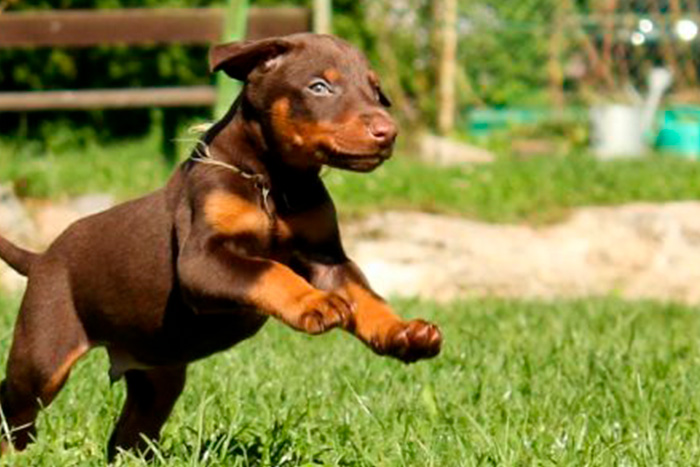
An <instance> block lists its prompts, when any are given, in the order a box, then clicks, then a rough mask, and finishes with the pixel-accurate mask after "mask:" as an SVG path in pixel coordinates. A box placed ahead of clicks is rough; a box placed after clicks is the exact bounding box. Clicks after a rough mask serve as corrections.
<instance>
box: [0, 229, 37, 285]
mask: <svg viewBox="0 0 700 467" xmlns="http://www.w3.org/2000/svg"><path fill="white" fill-rule="evenodd" d="M38 256H39V255H38V254H36V253H32V252H31V251H27V250H24V249H22V248H20V247H18V246H17V245H15V244H14V243H12V242H10V241H9V240H6V239H5V238H3V237H1V236H0V259H2V260H4V261H5V262H6V263H7V264H9V265H10V267H11V268H12V269H14V270H15V271H17V272H18V273H20V274H22V275H23V276H26V275H27V274H29V267H30V266H31V264H32V263H33V262H34V260H35V259H36V258H37V257H38Z"/></svg>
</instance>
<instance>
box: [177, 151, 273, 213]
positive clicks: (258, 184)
mask: <svg viewBox="0 0 700 467" xmlns="http://www.w3.org/2000/svg"><path fill="white" fill-rule="evenodd" d="M194 150H195V153H196V154H195V155H192V156H191V157H190V159H191V160H193V161H194V162H199V163H201V164H206V165H212V166H214V167H219V168H222V169H226V170H229V171H231V172H233V173H235V174H236V175H240V176H241V177H243V178H245V179H246V180H250V181H252V182H253V184H254V185H255V188H257V189H258V190H259V191H260V193H261V195H262V203H263V209H264V210H265V213H266V214H267V215H268V217H270V218H271V219H272V218H273V217H274V213H273V212H272V206H271V205H270V200H269V198H270V187H269V186H268V184H267V183H265V176H264V175H262V174H256V173H250V172H246V171H245V170H243V169H241V168H240V167H237V166H235V165H233V164H229V163H227V162H224V161H220V160H218V159H214V158H213V157H212V155H211V151H210V150H209V146H208V145H207V144H206V143H205V142H204V141H201V140H199V141H197V146H195V148H194Z"/></svg>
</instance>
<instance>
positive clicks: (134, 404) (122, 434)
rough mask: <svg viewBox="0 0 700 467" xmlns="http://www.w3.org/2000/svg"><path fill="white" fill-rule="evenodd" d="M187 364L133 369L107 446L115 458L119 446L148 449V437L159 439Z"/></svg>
mask: <svg viewBox="0 0 700 467" xmlns="http://www.w3.org/2000/svg"><path fill="white" fill-rule="evenodd" d="M186 372H187V367H185V366H178V367H160V368H153V369H150V370H129V371H127V372H126V373H125V374H124V377H125V378H126V391H127V392H126V402H125V403H124V408H123V409H122V413H121V416H120V417H119V421H118V422H117V426H116V427H115V428H114V432H113V433H112V436H111V438H110V440H109V446H108V448H107V458H108V459H109V460H110V461H112V460H113V459H114V456H116V454H117V452H118V450H119V449H123V450H126V449H137V450H144V449H146V448H147V447H148V442H147V441H146V440H151V441H155V440H157V439H158V437H159V435H160V429H161V427H162V426H163V424H164V423H165V421H166V420H167V418H168V416H169V415H170V411H171V410H172V408H173V406H174V405H175V401H177V398H178V397H179V396H180V393H181V392H182V389H183V388H184V387H185V376H186Z"/></svg>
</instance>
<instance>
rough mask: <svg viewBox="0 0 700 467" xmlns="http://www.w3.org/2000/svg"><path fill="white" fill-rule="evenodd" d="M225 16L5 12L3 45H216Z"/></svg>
mask: <svg viewBox="0 0 700 467" xmlns="http://www.w3.org/2000/svg"><path fill="white" fill-rule="evenodd" d="M223 21H224V11H223V9H221V8H155V9H148V8H138V9H135V8H134V9H120V10H63V11H61V10H48V11H32V12H15V13H10V12H3V14H2V15H0V48H10V47H39V46H69V47H89V46H94V45H102V44H128V45H133V44H162V43H182V44H210V43H212V42H216V41H218V40H219V39H220V38H221V33H222V31H223Z"/></svg>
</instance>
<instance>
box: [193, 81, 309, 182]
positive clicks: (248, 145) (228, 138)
mask: <svg viewBox="0 0 700 467" xmlns="http://www.w3.org/2000/svg"><path fill="white" fill-rule="evenodd" d="M271 139H272V138H271V137H270V135H269V134H267V133H266V131H265V130H264V128H263V125H261V124H260V119H259V118H258V116H257V115H256V113H255V111H253V110H252V109H251V108H250V106H249V105H248V104H247V102H246V101H245V98H244V97H243V96H242V95H241V96H239V97H238V99H236V102H234V104H233V105H232V106H231V108H230V109H229V111H228V112H227V113H226V115H225V116H224V117H223V118H222V119H221V120H219V121H218V122H216V123H215V124H214V125H213V126H212V127H211V129H210V130H209V131H208V132H207V134H206V135H205V136H204V138H203V142H204V143H205V144H206V146H208V147H209V152H210V155H211V157H213V158H215V159H218V160H220V161H221V162H224V163H226V164H228V165H231V166H234V167H236V168H238V169H240V170H242V171H245V172H248V173H251V174H260V175H261V176H263V177H265V178H267V179H277V178H284V179H286V180H293V179H297V180H306V179H308V178H309V177H318V173H319V171H320V167H311V168H297V167H293V166H290V165H288V164H285V163H284V162H283V161H282V158H281V157H279V154H278V153H277V151H276V149H275V148H274V147H273V146H272V145H271V144H269V143H268V141H270V140H271Z"/></svg>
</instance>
